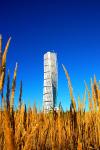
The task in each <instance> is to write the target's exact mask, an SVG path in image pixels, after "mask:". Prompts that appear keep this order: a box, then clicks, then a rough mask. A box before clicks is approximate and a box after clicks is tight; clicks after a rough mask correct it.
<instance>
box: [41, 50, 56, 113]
mask: <svg viewBox="0 0 100 150" xmlns="http://www.w3.org/2000/svg"><path fill="white" fill-rule="evenodd" d="M57 81H58V72H57V54H56V53H54V52H47V53H46V54H44V88H43V111H44V112H49V111H50V110H52V109H53V108H55V104H56V97H57Z"/></svg>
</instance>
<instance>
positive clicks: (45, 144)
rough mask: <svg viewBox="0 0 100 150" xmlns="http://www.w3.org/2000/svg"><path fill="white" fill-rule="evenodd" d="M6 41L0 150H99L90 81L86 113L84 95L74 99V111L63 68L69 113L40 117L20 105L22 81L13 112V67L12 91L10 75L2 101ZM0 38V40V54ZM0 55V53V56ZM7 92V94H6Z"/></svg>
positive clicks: (99, 118)
mask: <svg viewBox="0 0 100 150" xmlns="http://www.w3.org/2000/svg"><path fill="white" fill-rule="evenodd" d="M9 43H10V39H9V40H8V43H7V45H6V48H5V51H4V54H3V55H2V57H0V58H1V64H0V91H1V97H2V103H3V106H2V108H1V111H0V150H45V149H47V150H82V149H83V150H91V149H95V150H99V149H100V89H99V83H98V82H97V81H96V77H94V81H92V80H91V90H89V88H88V86H87V84H86V83H85V86H86V91H87V94H88V101H89V112H86V111H85V100H86V91H85V93H84V95H83V100H82V101H81V100H80V97H78V109H77V108H76V102H75V99H74V95H73V90H72V84H71V80H70V77H69V75H68V72H67V70H66V68H65V67H64V65H63V69H64V71H65V75H66V77H67V80H68V87H69V92H70V98H71V105H70V110H69V111H66V112H63V111H62V110H61V109H60V110H59V111H58V112H55V111H52V112H50V113H47V114H44V113H43V112H38V113H37V109H36V106H35V104H34V107H33V108H31V107H29V108H27V109H26V105H24V104H23V103H22V81H21V84H20V93H19V100H18V103H19V104H18V108H17V110H14V97H15V96H14V95H15V90H16V76H17V65H16V67H15V71H14V77H13V81H12V88H11V89H10V85H9V84H10V74H9V72H8V77H7V93H6V99H5V98H4V96H3V86H4V79H5V78H4V77H5V73H6V72H5V69H6V55H7V50H8V46H9ZM1 47H2V38H1V36H0V51H1ZM0 54H1V53H0ZM10 91H11V92H10Z"/></svg>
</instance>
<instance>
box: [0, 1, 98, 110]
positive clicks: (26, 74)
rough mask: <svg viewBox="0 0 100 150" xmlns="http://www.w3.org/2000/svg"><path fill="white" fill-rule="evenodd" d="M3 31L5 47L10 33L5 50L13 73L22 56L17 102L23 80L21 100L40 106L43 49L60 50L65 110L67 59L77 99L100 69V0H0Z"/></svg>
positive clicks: (67, 101) (61, 95)
mask: <svg viewBox="0 0 100 150" xmlns="http://www.w3.org/2000/svg"><path fill="white" fill-rule="evenodd" d="M0 33H1V34H2V36H3V47H4V45H5V43H6V41H7V39H8V37H9V36H11V37H12V40H11V44H10V47H9V51H8V55H7V69H10V72H11V78H12V76H13V71H14V67H15V63H16V61H17V62H18V64H19V65H18V75H17V91H16V99H15V103H16V105H17V102H18V99H17V98H18V94H19V85H20V80H22V81H23V101H24V102H25V103H26V104H28V103H30V105H31V106H32V105H33V103H34V100H35V101H36V104H37V107H38V108H42V93H43V55H44V53H45V52H47V51H49V50H54V51H55V52H56V53H57V55H58V73H59V74H58V77H59V80H58V101H57V103H59V102H60V101H61V103H62V106H63V108H64V110H66V108H69V105H70V98H69V91H68V85H67V80H66V77H65V74H64V71H63V69H62V66H61V64H62V63H63V64H64V65H65V66H66V68H67V70H68V72H69V75H70V78H71V81H72V85H73V92H74V95H75V98H76V99H77V96H78V94H80V96H81V98H82V96H83V92H84V90H85V86H84V80H86V82H87V83H88V85H89V83H90V78H91V77H93V76H94V74H96V77H97V79H98V80H99V74H100V58H99V57H100V56H99V54H100V1H99V0H98V1H97V0H94V1H92V0H91V1H89V0H80V1H78V0H9V1H7V0H1V1H0Z"/></svg>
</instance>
